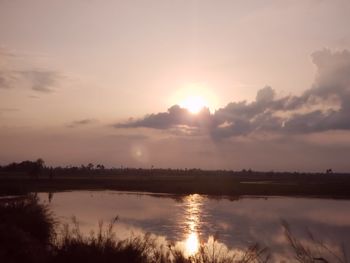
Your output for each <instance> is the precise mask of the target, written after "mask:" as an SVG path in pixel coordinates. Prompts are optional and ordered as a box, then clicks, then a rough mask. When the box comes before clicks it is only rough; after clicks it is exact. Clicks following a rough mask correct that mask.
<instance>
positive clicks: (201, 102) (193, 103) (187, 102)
mask: <svg viewBox="0 0 350 263" xmlns="http://www.w3.org/2000/svg"><path fill="white" fill-rule="evenodd" d="M180 106H181V107H183V108H185V109H187V110H188V111H189V112H191V113H192V114H197V113H199V112H200V111H201V110H202V109H203V108H204V107H207V102H206V101H205V99H204V98H203V97H201V96H190V97H187V98H185V99H184V100H183V101H182V102H181V103H180Z"/></svg>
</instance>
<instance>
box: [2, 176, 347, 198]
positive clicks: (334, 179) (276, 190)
mask: <svg viewBox="0 0 350 263" xmlns="http://www.w3.org/2000/svg"><path fill="white" fill-rule="evenodd" d="M63 190H120V191H140V192H141V191H144V192H153V193H171V194H193V193H198V194H207V195H226V196H233V197H238V196H241V195H266V196H273V195H279V196H313V197H333V198H349V197H350V176H316V175H313V176H310V175H309V176H304V177H302V176H273V177H272V176H249V175H247V176H231V175H215V174H213V175H177V176H168V175H142V174H141V175H109V176H104V175H85V176H84V175H81V176H72V175H71V176H56V177H54V178H51V179H50V178H48V177H45V176H42V177H39V178H29V177H28V176H26V175H9V174H3V175H0V194H1V195H12V194H25V193H30V192H50V191H51V192H55V191H63Z"/></svg>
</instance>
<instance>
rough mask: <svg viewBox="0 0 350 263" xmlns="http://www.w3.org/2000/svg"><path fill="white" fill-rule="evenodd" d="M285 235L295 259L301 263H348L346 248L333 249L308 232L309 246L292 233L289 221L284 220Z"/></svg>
mask: <svg viewBox="0 0 350 263" xmlns="http://www.w3.org/2000/svg"><path fill="white" fill-rule="evenodd" d="M282 226H283V228H284V234H285V237H286V239H287V240H288V243H289V245H290V247H291V248H292V250H293V252H294V255H295V259H296V260H297V261H298V262H300V263H330V262H337V263H348V260H347V256H346V253H345V248H344V246H343V245H342V246H337V247H335V248H334V247H332V246H331V245H329V244H327V243H325V242H324V241H322V240H319V239H317V238H316V237H315V236H314V235H313V234H312V233H311V232H310V231H308V233H307V234H308V242H307V243H308V244H309V245H307V244H305V243H306V242H302V241H301V240H300V239H298V238H297V237H296V236H295V235H294V234H293V233H292V231H291V228H290V226H289V224H288V222H287V221H284V220H282Z"/></svg>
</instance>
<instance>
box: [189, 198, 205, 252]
mask: <svg viewBox="0 0 350 263" xmlns="http://www.w3.org/2000/svg"><path fill="white" fill-rule="evenodd" d="M202 201H203V197H202V196H201V195H198V194H193V195H189V196H186V197H185V200H184V203H185V220H184V221H185V222H184V223H185V230H186V231H185V235H186V239H185V241H184V244H185V247H184V249H185V253H186V255H187V256H192V255H194V254H196V253H197V252H198V249H199V227H200V223H201V213H202V209H201V206H202Z"/></svg>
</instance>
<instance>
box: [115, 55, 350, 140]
mask: <svg viewBox="0 0 350 263" xmlns="http://www.w3.org/2000/svg"><path fill="white" fill-rule="evenodd" d="M312 61H313V63H314V64H315V66H316V68H317V73H316V77H315V80H314V83H313V85H312V86H311V87H310V89H308V90H306V91H305V92H304V93H303V94H301V95H300V96H293V95H290V96H285V97H282V98H277V97H276V94H275V91H274V90H273V89H272V88H271V87H269V86H267V87H264V88H263V89H261V90H259V91H258V92H257V94H256V99H255V101H253V102H250V103H248V102H246V101H240V102H231V103H229V104H228V105H226V106H225V107H223V108H220V109H218V110H217V111H215V112H214V113H212V114H211V113H210V112H209V110H208V109H206V108H204V109H202V111H201V112H200V113H199V114H197V115H194V114H191V113H190V112H189V111H188V110H187V109H184V108H181V107H180V106H178V105H174V106H172V107H170V108H169V109H168V111H167V112H161V113H155V114H150V115H146V116H145V117H143V118H140V119H129V121H127V122H124V123H117V124H115V125H114V127H116V128H138V127H144V128H153V129H162V130H166V129H174V128H178V129H180V130H181V129H182V128H183V127H189V128H191V129H192V130H194V131H195V133H196V134H198V132H199V133H201V134H203V133H204V134H209V135H210V136H211V137H212V138H215V139H221V138H229V137H233V136H242V135H249V134H252V133H256V132H269V133H288V134H305V133H313V132H323V131H329V130H349V129H350V114H349V113H350V52H349V51H347V50H344V51H337V52H332V51H330V50H328V49H324V50H321V51H317V52H315V53H313V54H312Z"/></svg>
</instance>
